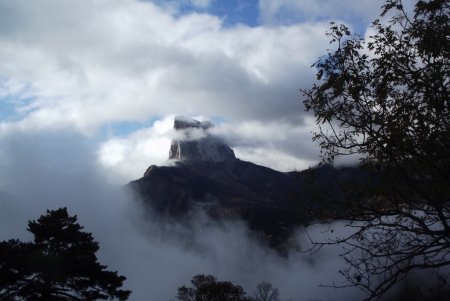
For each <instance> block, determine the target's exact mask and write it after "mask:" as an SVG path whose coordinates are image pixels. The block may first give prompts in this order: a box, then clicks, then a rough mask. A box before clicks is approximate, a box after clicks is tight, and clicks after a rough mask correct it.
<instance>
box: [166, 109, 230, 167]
mask: <svg viewBox="0 0 450 301" xmlns="http://www.w3.org/2000/svg"><path fill="white" fill-rule="evenodd" d="M213 126H214V125H213V124H212V123H211V122H209V121H202V122H200V121H198V120H195V119H192V118H188V117H184V116H177V117H175V121H174V126H173V127H174V129H175V130H176V131H180V132H181V133H180V136H181V138H178V139H174V140H172V143H171V146H170V152H169V159H173V160H182V161H210V162H223V161H228V160H234V159H236V157H235V156H234V152H233V150H232V149H231V148H230V147H229V146H228V145H226V144H225V143H224V142H223V141H222V140H221V139H220V138H219V137H215V136H213V135H212V134H211V133H210V132H209V129H210V128H212V127H213Z"/></svg>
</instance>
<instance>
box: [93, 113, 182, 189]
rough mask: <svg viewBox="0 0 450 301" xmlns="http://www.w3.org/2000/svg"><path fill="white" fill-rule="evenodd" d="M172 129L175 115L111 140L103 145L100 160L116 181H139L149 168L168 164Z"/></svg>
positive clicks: (98, 154) (98, 155) (111, 177)
mask: <svg viewBox="0 0 450 301" xmlns="http://www.w3.org/2000/svg"><path fill="white" fill-rule="evenodd" d="M172 128H173V116H168V117H166V118H164V119H162V120H157V121H155V123H154V124H153V125H152V126H151V127H148V128H144V129H141V130H138V131H135V132H133V133H131V134H130V135H128V136H126V137H122V138H118V137H111V138H110V139H108V140H107V141H105V142H103V143H102V144H101V146H100V148H99V150H98V152H97V158H98V161H99V163H100V165H101V166H102V167H103V168H104V169H105V170H106V171H107V173H108V175H109V178H110V179H111V180H113V181H117V182H118V183H125V182H127V181H131V180H134V179H138V178H140V177H142V176H143V174H144V172H145V169H146V168H147V167H149V166H150V165H164V164H166V163H167V162H166V161H167V159H168V157H169V149H170V142H171V137H172V136H173V134H174V133H173V130H172Z"/></svg>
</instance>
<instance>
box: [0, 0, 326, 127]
mask: <svg viewBox="0 0 450 301" xmlns="http://www.w3.org/2000/svg"><path fill="white" fill-rule="evenodd" d="M0 14H1V16H0V20H2V21H0V25H1V26H0V27H1V28H2V29H3V30H0V55H1V56H2V58H3V59H2V61H1V62H0V80H1V81H2V83H5V82H8V81H12V80H13V81H14V82H15V86H18V87H21V89H18V91H19V92H20V94H21V95H19V96H16V97H20V96H22V97H23V98H27V99H28V100H27V101H28V102H29V103H28V105H29V107H28V108H29V109H30V110H29V111H27V113H28V114H27V115H26V117H25V119H24V120H22V121H21V122H22V123H24V124H25V125H24V126H25V127H29V128H33V127H38V128H40V127H43V128H51V127H60V126H61V125H63V126H69V127H73V128H76V129H77V130H79V131H82V132H85V133H93V132H95V130H96V129H97V128H98V126H100V125H102V124H104V123H108V122H115V121H123V120H139V121H141V120H145V119H146V118H148V117H149V116H154V115H159V116H161V115H162V116H164V115H167V114H173V113H177V114H187V115H197V114H204V115H209V116H223V117H224V118H226V119H228V120H233V119H234V120H243V119H267V118H269V119H277V118H280V117H283V116H284V115H286V114H287V115H301V114H303V112H302V108H301V104H300V101H299V94H298V92H297V90H298V88H299V87H302V86H304V85H309V84H310V82H311V81H312V78H313V76H312V72H313V71H312V70H311V69H310V68H309V66H310V65H311V63H312V62H313V61H314V60H315V59H316V57H317V56H318V53H319V50H323V49H325V48H326V42H325V39H324V37H323V32H324V31H325V28H326V25H325V24H321V23H318V24H312V25H311V24H306V25H296V26H291V27H280V28H270V29H269V28H264V27H260V28H249V27H245V26H239V27H233V28H223V27H222V24H221V21H220V19H218V18H217V17H214V16H210V15H207V14H190V15H187V16H180V17H175V16H173V15H171V14H170V12H168V11H167V10H164V9H161V8H159V7H158V6H156V5H154V4H152V3H151V2H144V1H132V0H111V1H88V2H87V3H86V2H83V3H81V2H79V1H73V0H70V1H55V0H42V1H40V2H39V4H38V3H36V4H35V5H33V4H30V3H29V2H28V1H23V0H17V1H16V0H15V1H2V3H1V4H0ZM16 90H17V89H16ZM1 92H2V94H8V93H12V92H8V91H5V90H3V91H1ZM2 126H3V127H4V128H5V130H7V129H8V128H9V127H11V126H12V125H11V124H5V123H3V125H2Z"/></svg>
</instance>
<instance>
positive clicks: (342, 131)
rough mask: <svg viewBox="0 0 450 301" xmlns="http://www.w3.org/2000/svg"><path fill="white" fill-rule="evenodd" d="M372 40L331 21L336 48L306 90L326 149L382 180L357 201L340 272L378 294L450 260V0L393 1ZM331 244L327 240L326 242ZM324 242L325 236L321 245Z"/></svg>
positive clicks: (329, 156)
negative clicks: (357, 160) (357, 161)
mask: <svg viewBox="0 0 450 301" xmlns="http://www.w3.org/2000/svg"><path fill="white" fill-rule="evenodd" d="M372 30H373V32H374V34H372V35H371V36H370V37H369V38H368V39H367V40H365V39H363V38H360V37H358V36H354V35H351V33H350V30H349V29H348V28H347V27H346V26H345V25H335V24H333V25H332V27H331V31H330V33H329V36H330V37H331V43H332V44H334V45H336V48H335V50H333V51H331V52H330V53H328V55H327V56H325V57H323V58H321V59H319V61H318V62H317V63H316V64H315V66H316V67H317V68H318V73H317V78H318V80H319V81H320V83H318V84H316V85H314V87H313V88H312V89H310V90H305V91H303V93H304V95H305V97H306V100H305V101H304V104H305V107H306V109H307V110H308V111H312V112H314V115H315V117H316V123H317V124H318V125H319V131H318V132H317V133H316V134H315V136H314V140H317V141H319V142H320V146H321V149H322V154H323V157H324V159H325V160H326V161H328V162H333V161H334V160H335V158H336V157H338V156H343V155H344V156H345V155H355V154H356V155H358V156H360V157H362V163H363V166H364V167H365V168H367V169H369V170H372V171H373V170H376V174H377V176H378V177H379V179H380V183H378V184H379V185H376V187H374V189H373V190H372V191H371V193H370V194H367V195H363V196H362V197H361V198H360V199H359V200H356V201H355V200H352V201H353V202H349V203H348V204H345V205H346V206H348V208H347V211H346V212H348V215H347V216H346V218H348V219H350V220H356V221H358V223H353V226H354V227H355V232H354V234H352V235H349V236H347V237H343V238H340V239H337V240H335V241H333V242H330V243H342V244H344V245H346V247H345V249H344V250H345V251H344V252H345V253H344V254H343V256H344V258H345V260H346V261H347V263H348V268H347V269H345V270H343V271H342V273H343V275H344V276H345V277H346V279H347V280H348V281H349V285H356V286H359V287H360V288H362V289H363V290H365V291H366V292H367V293H368V294H369V299H372V298H376V297H379V296H381V295H383V294H384V293H385V292H386V291H387V290H389V289H390V288H391V287H392V286H393V285H394V284H396V283H397V282H398V281H400V280H402V279H404V278H405V277H406V276H407V275H408V274H409V273H410V272H411V271H413V270H415V269H434V268H439V267H444V266H448V265H450V251H449V250H450V155H449V150H450V97H449V95H450V93H449V92H450V2H449V1H448V0H427V1H416V3H415V9H414V12H413V13H412V14H409V13H407V12H406V10H405V9H404V6H403V5H402V1H401V0H387V1H386V2H385V5H383V7H382V12H381V15H380V19H379V20H376V21H374V22H373V27H372ZM325 244H328V243H325ZM323 245H324V243H320V242H319V243H317V244H316V246H317V247H321V246H323Z"/></svg>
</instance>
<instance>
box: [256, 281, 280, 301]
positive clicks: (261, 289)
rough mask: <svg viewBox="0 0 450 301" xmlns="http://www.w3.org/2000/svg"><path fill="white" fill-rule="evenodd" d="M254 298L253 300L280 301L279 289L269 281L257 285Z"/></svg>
mask: <svg viewBox="0 0 450 301" xmlns="http://www.w3.org/2000/svg"><path fill="white" fill-rule="evenodd" d="M252 299H253V301H280V298H279V292H278V289H277V288H275V287H273V286H272V284H270V283H269V282H267V281H263V282H261V283H259V284H258V285H257V286H256V291H255V292H254V293H253V298H252Z"/></svg>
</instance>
